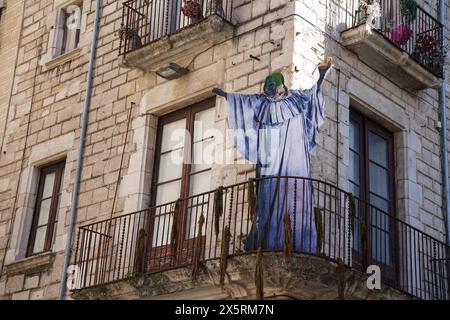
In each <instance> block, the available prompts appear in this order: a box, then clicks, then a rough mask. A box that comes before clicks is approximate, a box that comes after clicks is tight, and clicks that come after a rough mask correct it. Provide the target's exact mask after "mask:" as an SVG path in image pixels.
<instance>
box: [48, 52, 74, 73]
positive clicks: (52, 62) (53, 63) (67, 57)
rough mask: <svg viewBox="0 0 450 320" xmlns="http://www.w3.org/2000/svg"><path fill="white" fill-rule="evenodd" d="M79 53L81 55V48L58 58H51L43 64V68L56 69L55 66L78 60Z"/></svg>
mask: <svg viewBox="0 0 450 320" xmlns="http://www.w3.org/2000/svg"><path fill="white" fill-rule="evenodd" d="M80 53H81V48H76V49H73V50H71V51H69V52H66V53H64V54H62V55H60V56H57V57H55V58H53V59H52V60H50V61H47V62H46V63H45V66H46V67H47V69H48V70H50V69H53V68H56V67H57V66H60V65H62V64H64V63H66V62H69V61H71V60H73V59H75V58H78V56H79V55H80Z"/></svg>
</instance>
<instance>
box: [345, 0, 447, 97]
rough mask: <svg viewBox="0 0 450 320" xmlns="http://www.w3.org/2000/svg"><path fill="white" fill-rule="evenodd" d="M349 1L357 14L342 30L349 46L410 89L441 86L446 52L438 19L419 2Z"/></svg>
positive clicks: (382, 71)
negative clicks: (409, 4)
mask: <svg viewBox="0 0 450 320" xmlns="http://www.w3.org/2000/svg"><path fill="white" fill-rule="evenodd" d="M348 1H349V2H348V5H347V6H348V7H349V8H351V9H349V11H351V12H354V16H353V18H352V22H353V23H352V27H351V28H349V29H347V30H344V31H343V32H342V33H341V38H342V43H343V45H344V46H345V47H347V48H349V49H350V50H352V51H353V52H355V53H356V54H357V55H358V56H359V58H360V59H361V60H362V61H363V62H365V63H366V64H367V65H369V66H370V67H371V68H373V69H374V70H376V71H378V72H380V73H381V74H383V75H384V76H386V77H387V78H389V79H390V80H391V81H392V82H394V83H396V84H397V85H399V86H400V87H402V88H404V89H406V90H409V91H416V90H421V89H426V88H436V87H438V86H439V84H440V81H441V78H442V77H443V65H444V62H445V52H444V48H443V46H442V36H443V26H442V24H440V23H439V21H438V20H436V19H435V18H434V17H432V16H431V15H430V14H429V13H427V12H426V11H425V10H424V9H422V8H421V7H419V6H417V8H407V7H405V6H404V5H402V4H401V3H402V2H401V1H400V0H380V1H379V2H377V1H375V4H374V5H370V6H368V8H366V7H365V6H364V5H362V4H361V3H362V1H358V0H356V1H355V0H348ZM349 3H351V4H349ZM377 3H379V8H380V9H379V10H378V9H377V7H376V6H377Z"/></svg>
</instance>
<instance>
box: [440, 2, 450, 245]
mask: <svg viewBox="0 0 450 320" xmlns="http://www.w3.org/2000/svg"><path fill="white" fill-rule="evenodd" d="M445 9H446V1H445V0H440V1H439V22H440V23H441V24H442V25H443V26H444V28H443V36H442V47H443V48H445V44H446V43H445ZM446 69H447V68H446V67H445V64H444V72H443V78H444V81H442V86H441V88H440V91H439V109H440V110H439V113H440V118H441V123H442V128H441V147H442V162H443V163H442V176H443V180H444V190H445V193H444V198H445V199H444V201H445V213H444V221H445V223H446V224H445V231H446V237H447V245H450V190H449V181H448V178H449V177H448V140H447V129H448V128H447V97H446V91H447V83H446V81H447V79H446V77H447V70H446Z"/></svg>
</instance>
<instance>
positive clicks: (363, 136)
mask: <svg viewBox="0 0 450 320" xmlns="http://www.w3.org/2000/svg"><path fill="white" fill-rule="evenodd" d="M350 120H352V121H354V122H356V123H358V124H359V126H360V129H361V130H360V137H359V138H360V142H361V146H360V157H359V175H360V181H359V183H360V194H361V196H360V200H363V201H365V202H367V203H370V201H369V200H370V177H369V163H370V160H369V138H368V136H369V134H368V132H369V131H372V132H373V133H375V134H377V135H379V136H380V137H382V138H384V139H385V140H386V141H388V145H389V146H388V171H389V198H390V201H389V212H388V213H389V214H390V215H392V216H394V217H395V216H396V210H395V209H396V206H395V200H396V198H395V154H394V136H393V134H392V133H391V132H390V131H388V130H386V129H385V128H384V127H383V126H381V125H380V124H378V123H377V122H375V121H373V120H371V119H369V118H367V117H366V116H364V115H363V114H361V113H360V112H358V111H356V110H355V109H354V108H351V109H350ZM349 149H350V148H349ZM380 210H381V209H380Z"/></svg>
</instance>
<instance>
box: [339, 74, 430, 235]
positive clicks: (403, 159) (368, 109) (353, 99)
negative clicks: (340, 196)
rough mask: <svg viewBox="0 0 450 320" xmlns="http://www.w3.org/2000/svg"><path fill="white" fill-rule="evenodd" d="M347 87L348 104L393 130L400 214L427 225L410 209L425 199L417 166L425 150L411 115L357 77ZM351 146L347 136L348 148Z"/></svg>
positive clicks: (346, 145)
mask: <svg viewBox="0 0 450 320" xmlns="http://www.w3.org/2000/svg"><path fill="white" fill-rule="evenodd" d="M347 91H348V92H347V93H348V95H349V97H350V99H349V100H348V106H347V107H348V108H349V107H350V105H351V106H352V107H353V108H355V109H356V110H358V111H359V112H361V113H362V114H364V115H365V116H367V117H369V118H371V119H373V120H374V121H376V122H378V123H379V124H380V125H382V126H384V127H385V128H386V129H387V130H389V131H391V132H392V133H393V135H394V170H395V182H394V188H395V202H396V217H397V218H399V219H401V220H403V221H405V222H407V223H409V224H411V225H412V226H414V227H416V228H418V229H419V230H423V229H424V227H423V225H422V224H421V223H420V222H419V221H418V220H417V219H413V218H412V216H413V215H414V214H413V213H412V212H410V210H411V208H419V207H420V202H421V201H422V199H421V198H422V196H421V194H422V192H421V190H422V187H421V186H420V185H419V184H418V183H417V170H416V161H417V160H416V159H417V154H418V153H420V152H421V150H420V143H419V142H418V137H417V136H416V134H415V133H414V132H412V131H411V130H410V129H411V128H410V124H409V119H408V117H407V115H406V114H405V112H404V110H403V108H402V107H400V106H399V105H397V104H396V103H395V102H393V101H392V100H390V99H388V98H387V97H385V96H384V95H382V94H381V93H380V92H378V91H376V90H374V89H373V88H371V87H369V86H368V85H367V84H365V83H363V82H362V81H360V80H358V79H356V78H350V79H349V81H348V86H347ZM347 118H348V117H347ZM348 147H349V146H348V139H346V141H344V148H345V149H344V150H348ZM347 158H348V157H347ZM347 161H349V160H348V159H347ZM348 165H349V164H348V163H347V168H348ZM344 174H347V173H346V172H344Z"/></svg>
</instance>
